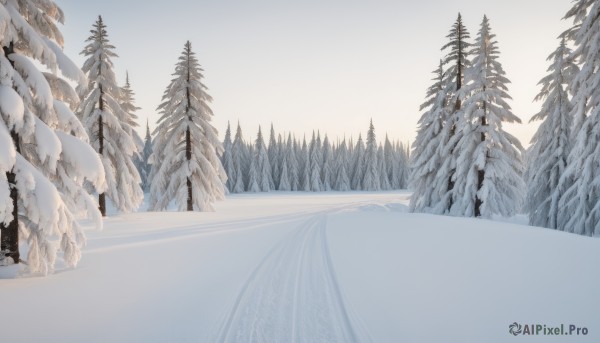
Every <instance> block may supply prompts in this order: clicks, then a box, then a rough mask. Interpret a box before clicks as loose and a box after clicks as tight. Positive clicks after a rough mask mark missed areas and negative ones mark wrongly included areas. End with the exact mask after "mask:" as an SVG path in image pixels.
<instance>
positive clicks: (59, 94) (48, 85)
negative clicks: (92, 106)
mask: <svg viewBox="0 0 600 343" xmlns="http://www.w3.org/2000/svg"><path fill="white" fill-rule="evenodd" d="M0 7H2V13H3V15H2V16H0V17H1V18H0V24H1V25H0V26H1V27H2V35H1V40H0V43H1V44H2V48H3V52H4V53H3V54H0V245H1V248H0V250H1V252H0V265H7V264H12V263H20V262H23V261H22V259H21V251H20V246H19V243H20V242H19V236H21V239H23V240H27V243H28V244H27V245H28V248H27V250H28V256H27V268H28V270H29V272H31V273H36V274H37V273H40V274H46V273H48V272H50V271H52V269H53V267H54V264H55V262H56V260H57V258H58V257H59V256H62V259H63V260H64V263H65V264H66V265H67V266H70V267H75V266H76V265H77V263H78V262H79V259H80V257H81V251H80V248H81V246H82V245H83V244H84V242H85V237H84V233H83V230H82V229H81V227H80V225H79V223H78V221H77V220H76V216H75V214H77V213H78V212H80V211H86V212H87V216H88V217H90V218H92V219H95V220H96V223H97V225H98V227H101V226H102V222H101V216H100V213H99V211H98V209H97V203H96V202H95V201H94V200H93V199H92V198H91V197H90V196H89V195H88V194H87V192H86V191H85V188H84V187H83V182H84V181H86V180H87V181H88V182H90V184H91V185H92V186H94V187H95V189H96V190H97V191H99V192H103V191H104V190H105V188H106V184H105V179H104V170H103V168H102V163H101V161H100V158H99V156H98V154H96V152H95V151H94V150H93V149H92V148H91V147H90V146H89V145H88V144H87V141H88V136H87V134H86V132H85V128H84V127H83V126H82V124H81V122H80V121H79V119H78V118H77V117H76V116H75V115H74V114H73V112H72V109H75V108H76V107H77V105H78V102H79V98H78V96H77V93H76V92H75V90H74V89H73V88H72V87H71V85H70V84H69V82H67V80H65V78H67V79H69V80H71V81H74V82H76V83H80V84H85V82H86V78H85V75H84V74H83V73H82V71H81V70H80V69H79V68H77V66H75V64H74V63H73V62H72V61H71V60H70V59H69V58H68V57H67V56H66V55H64V53H63V49H62V48H63V37H62V34H61V32H60V30H59V28H58V26H57V25H58V23H62V22H63V21H64V15H63V12H62V10H61V9H60V8H59V7H58V6H57V5H56V4H55V3H54V2H53V1H50V0H48V1H43V2H41V1H30V0H22V1H18V2H17V1H5V2H3V4H2V5H1V6H0ZM44 71H50V72H44ZM59 71H60V73H59ZM59 251H61V252H62V254H58V252H59Z"/></svg>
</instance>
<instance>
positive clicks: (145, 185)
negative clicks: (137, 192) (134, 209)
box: [137, 121, 152, 192]
mask: <svg viewBox="0 0 600 343" xmlns="http://www.w3.org/2000/svg"><path fill="white" fill-rule="evenodd" d="M151 155H152V135H151V133H150V124H149V123H148V121H146V136H145V138H144V148H143V149H142V152H141V153H140V159H139V162H138V166H137V167H138V172H139V173H140V179H141V180H142V189H143V190H144V192H148V191H150V184H151V183H152V180H150V173H151V170H152V164H151V163H150V156H151Z"/></svg>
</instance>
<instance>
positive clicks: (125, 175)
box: [78, 17, 144, 216]
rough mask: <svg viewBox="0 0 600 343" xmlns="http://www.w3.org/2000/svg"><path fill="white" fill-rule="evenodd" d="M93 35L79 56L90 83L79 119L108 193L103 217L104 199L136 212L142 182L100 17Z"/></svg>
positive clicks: (103, 196) (101, 200)
mask: <svg viewBox="0 0 600 343" xmlns="http://www.w3.org/2000/svg"><path fill="white" fill-rule="evenodd" d="M93 27H94V28H93V29H92V30H91V31H90V32H91V33H92V35H91V36H90V37H89V38H88V39H87V40H86V42H87V43H88V44H87V45H86V46H85V48H84V49H83V51H82V52H81V54H82V55H84V56H85V57H87V60H86V61H85V63H84V64H83V68H82V70H83V72H85V73H86V74H87V77H88V80H89V83H88V85H87V87H83V88H82V90H81V92H82V93H84V96H83V101H82V102H81V105H80V107H79V111H78V112H79V116H80V118H82V121H83V123H84V125H85V127H86V129H87V132H88V134H89V136H90V140H91V144H92V147H94V149H96V151H97V152H98V153H99V154H100V158H101V159H102V164H103V165H104V173H105V174H106V182H107V186H108V188H107V190H106V192H103V193H100V194H99V196H98V201H99V203H100V212H102V215H103V216H105V215H106V200H105V199H106V196H107V197H108V198H109V199H110V200H111V201H112V202H113V204H114V205H115V207H116V208H117V209H119V210H120V211H123V212H130V211H133V210H135V209H136V208H137V207H138V206H139V205H140V203H141V202H142V200H143V197H144V194H143V192H142V189H141V187H140V184H141V179H140V175H139V173H138V171H137V168H136V167H135V165H134V163H133V156H134V154H137V152H138V145H137V144H136V142H135V140H134V138H133V137H132V133H133V131H134V130H133V128H132V127H131V121H132V120H133V119H131V118H130V114H129V113H127V112H125V110H124V109H123V108H122V107H121V103H120V100H121V92H120V88H119V86H117V83H116V81H115V73H114V71H113V63H112V58H114V57H117V54H116V53H115V52H114V49H115V47H114V46H113V45H112V44H111V43H110V41H109V39H108V34H107V32H106V25H105V24H104V22H103V20H102V17H98V20H97V21H96V22H95V23H94V25H93Z"/></svg>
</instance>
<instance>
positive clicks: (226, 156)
mask: <svg viewBox="0 0 600 343" xmlns="http://www.w3.org/2000/svg"><path fill="white" fill-rule="evenodd" d="M221 162H222V163H223V168H224V169H225V174H227V182H226V183H225V186H227V190H228V191H230V192H233V188H234V186H235V182H236V180H237V175H236V166H235V165H234V163H233V143H232V142H231V125H230V124H229V122H227V130H225V139H224V140H223V156H222V159H221Z"/></svg>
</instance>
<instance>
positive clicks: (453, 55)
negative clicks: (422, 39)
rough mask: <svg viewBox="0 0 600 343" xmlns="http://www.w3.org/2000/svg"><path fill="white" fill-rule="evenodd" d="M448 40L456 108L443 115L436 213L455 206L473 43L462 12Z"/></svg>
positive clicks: (447, 78) (451, 98)
mask: <svg viewBox="0 0 600 343" xmlns="http://www.w3.org/2000/svg"><path fill="white" fill-rule="evenodd" d="M447 38H448V40H449V41H448V43H447V44H446V45H444V46H443V47H442V50H448V49H449V51H448V54H447V55H446V56H445V58H444V62H443V64H444V66H447V67H446V68H445V69H446V71H445V72H444V82H443V83H444V85H448V87H449V89H448V103H449V106H452V105H453V108H452V109H451V110H450V111H449V113H448V115H447V117H446V118H444V126H443V127H444V130H442V132H441V134H440V139H439V141H440V144H441V149H442V150H443V152H442V154H443V155H444V156H446V157H445V158H444V162H443V163H442V165H441V166H440V169H439V171H438V175H437V180H436V182H435V183H434V184H433V185H432V187H434V188H435V190H434V191H435V192H440V194H441V196H440V198H441V200H440V201H439V203H438V204H437V206H436V207H437V208H436V209H434V210H433V212H434V213H445V212H448V211H449V209H450V207H451V206H452V195H453V193H454V179H455V178H454V173H455V170H456V164H457V157H458V155H459V154H460V152H457V151H455V149H456V144H457V142H458V141H459V140H460V138H461V137H460V134H461V133H462V128H459V127H457V125H458V124H459V121H460V119H461V118H460V113H461V109H462V96H463V95H462V94H463V92H461V89H462V87H463V83H464V77H465V75H464V74H465V70H466V68H468V67H469V66H470V65H471V63H470V60H469V48H470V47H471V44H470V43H469V42H468V40H469V39H470V38H471V36H470V34H469V31H468V30H467V28H466V27H465V26H464V24H463V22H462V16H461V14H460V13H459V14H458V18H457V19H456V22H455V23H454V25H453V26H452V29H450V33H449V34H448V36H447Z"/></svg>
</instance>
